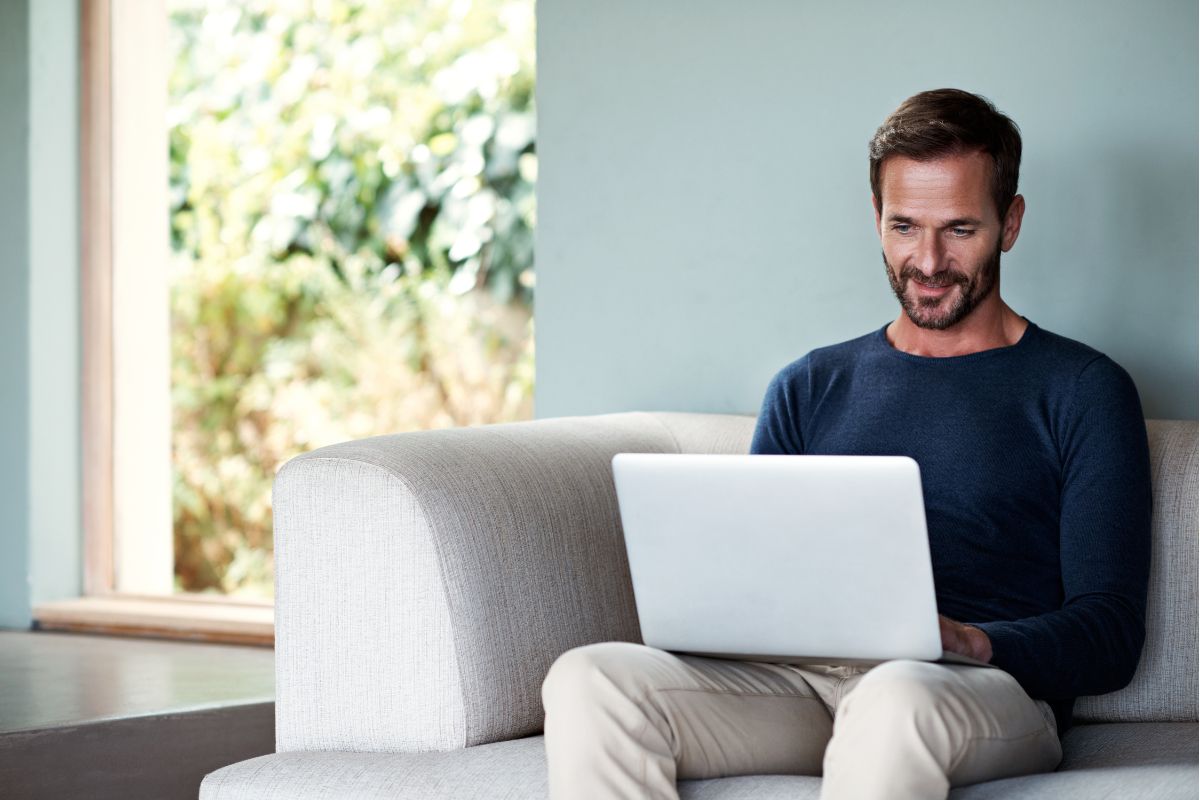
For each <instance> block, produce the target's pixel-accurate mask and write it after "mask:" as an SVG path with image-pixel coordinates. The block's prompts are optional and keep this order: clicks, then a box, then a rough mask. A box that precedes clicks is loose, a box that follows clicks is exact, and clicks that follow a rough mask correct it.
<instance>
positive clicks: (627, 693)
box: [547, 642, 833, 780]
mask: <svg viewBox="0 0 1200 800" xmlns="http://www.w3.org/2000/svg"><path fill="white" fill-rule="evenodd" d="M560 661H563V662H564V663H556V664H555V665H554V667H553V668H552V669H551V674H550V676H549V677H548V678H547V682H548V684H549V683H551V682H554V681H557V682H560V683H559V686H558V687H551V690H552V691H553V692H554V693H556V694H557V695H558V696H559V697H563V696H564V695H568V694H570V695H583V696H580V702H586V703H588V704H593V705H599V706H601V707H610V708H612V709H614V710H615V709H621V708H629V706H630V701H632V703H633V704H636V705H637V706H638V707H639V709H640V711H641V712H642V713H641V714H639V715H638V716H642V715H643V714H644V718H645V719H648V720H649V723H648V724H650V725H654V726H661V728H662V730H661V733H662V734H663V736H664V737H665V738H666V739H667V741H669V742H670V747H671V751H672V756H673V758H674V761H675V763H676V765H677V773H676V774H677V778H678V779H679V780H688V779H697V778H712V777H719V776H723V775H744V774H759V773H787V774H808V775H818V774H820V771H821V762H822V758H823V756H824V752H825V745H826V744H827V743H828V741H829V737H830V736H831V735H832V732H833V718H832V714H831V713H830V709H829V708H828V707H827V706H826V704H825V702H824V701H823V700H822V698H821V696H820V694H819V693H818V692H817V691H816V690H814V688H813V686H812V685H811V684H810V682H809V680H806V677H805V675H804V674H803V673H802V672H800V671H798V670H796V669H794V668H791V667H787V666H783V665H779V664H765V663H759V662H750V661H734V660H725V659H715V658H702V657H698V656H687V655H677V654H673V653H668V652H665V651H662V650H658V649H656V648H652V647H647V646H645V645H638V644H630V643H624V642H606V643H603V644H597V645H589V646H587V647H582V648H577V649H576V650H573V651H570V652H569V653H567V654H564V656H563V657H562V659H560ZM556 673H558V674H556ZM809 677H810V678H812V676H809ZM815 680H819V677H818V678H816V679H815ZM584 696H586V699H585V697H584ZM631 722H632V720H631Z"/></svg>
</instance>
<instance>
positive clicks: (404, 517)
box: [275, 413, 1196, 751]
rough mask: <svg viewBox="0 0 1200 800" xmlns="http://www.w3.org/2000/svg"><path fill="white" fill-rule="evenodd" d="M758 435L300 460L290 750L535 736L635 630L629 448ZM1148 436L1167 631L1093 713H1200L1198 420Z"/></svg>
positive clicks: (284, 699)
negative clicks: (574, 666)
mask: <svg viewBox="0 0 1200 800" xmlns="http://www.w3.org/2000/svg"><path fill="white" fill-rule="evenodd" d="M752 425H753V419H752V418H749V417H744V416H736V415H706V414H677V413H654V414H641V413H633V414H616V415H608V416H601V417H586V418H570V419H559V420H543V421H538V422H533V423H522V424H518V425H511V426H491V427H486V428H477V429H466V430H458V431H434V432H427V433H414V434H402V435H398V436H389V437H378V438H375V439H369V440H364V441H360V442H350V443H346V444H343V445H337V446H335V447H333V448H325V449H323V450H321V451H316V452H314V453H310V454H308V455H305V456H301V457H300V458H298V459H295V460H293V461H292V462H290V463H289V464H288V465H287V466H285V467H284V469H283V470H282V471H281V472H280V475H279V477H278V479H277V483H276V495H275V524H276V534H277V536H276V568H277V596H276V597H277V604H276V619H277V638H276V656H277V673H278V680H277V692H278V704H277V712H276V713H277V736H278V746H279V749H280V750H282V751H288V750H332V749H346V750H350V749H355V750H381V751H411V750H430V749H446V748H454V747H462V746H463V745H465V744H467V743H468V742H479V741H483V740H484V739H485V738H488V737H489V736H491V737H492V738H496V739H503V738H510V737H512V736H517V735H521V734H524V733H531V732H536V731H537V730H538V729H539V727H540V724H541V714H542V711H541V703H540V698H539V697H538V690H539V688H540V685H541V681H542V678H543V677H544V675H545V671H546V670H547V669H548V668H549V665H550V663H551V662H552V661H553V660H554V658H556V657H557V656H558V655H559V654H561V653H562V652H564V651H566V650H568V649H570V648H571V647H575V646H577V645H581V644H586V643H589V642H592V641H603V640H611V639H615V640H635V639H636V638H637V626H636V617H635V614H634V607H633V597H632V592H631V590H630V588H629V585H628V575H627V570H626V566H625V554H624V548H623V545H622V543H621V539H620V524H619V519H618V515H617V510H616V500H615V496H614V494H613V490H612V479H611V473H610V467H609V463H608V461H609V458H610V457H611V454H613V453H615V452H620V451H629V452H638V451H643V452H677V451H678V450H692V451H698V452H704V451H705V449H704V448H711V449H712V450H715V451H718V452H746V451H747V450H748V448H749V441H750V432H751V430H752ZM1149 427H1150V434H1151V443H1152V448H1153V453H1154V455H1153V459H1154V470H1155V481H1156V495H1155V503H1156V505H1155V523H1154V532H1155V533H1154V536H1155V542H1156V549H1155V557H1154V577H1153V579H1152V583H1151V603H1150V610H1149V624H1150V631H1149V635H1148V640H1147V644H1146V649H1145V652H1144V655H1143V659H1142V664H1141V667H1140V669H1139V671H1138V674H1137V676H1136V677H1135V678H1134V681H1133V683H1132V684H1131V686H1130V687H1129V688H1128V689H1126V690H1123V691H1121V692H1118V693H1115V694H1113V695H1107V696H1104V697H1101V698H1094V699H1093V698H1086V699H1084V700H1082V701H1081V712H1082V713H1083V714H1085V715H1086V718H1087V719H1100V720H1103V719H1143V718H1145V719H1164V720H1165V719H1177V718H1186V719H1195V718H1196V695H1195V681H1196V636H1195V632H1196V616H1195V614H1196V594H1195V591H1196V555H1195V554H1196V538H1195V537H1196V488H1195V487H1196V457H1195V451H1196V424H1195V423H1194V422H1162V423H1154V422H1152V423H1150V425H1149ZM526 433H530V434H532V435H531V436H529V437H526V435H525V434H526ZM514 465H515V466H514ZM431 520H432V522H431ZM1164 543H1165V544H1164ZM1160 545H1162V546H1160ZM1156 598H1157V599H1156ZM463 658H465V659H466V660H467V662H468V668H467V669H465V670H464V668H463V665H462V663H461V660H462V659H463ZM464 672H465V673H466V674H464ZM467 674H469V675H470V676H471V677H470V679H469V680H468V679H467ZM489 731H490V732H491V733H488V732H489Z"/></svg>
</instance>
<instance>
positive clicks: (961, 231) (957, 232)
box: [950, 228, 975, 239]
mask: <svg viewBox="0 0 1200 800" xmlns="http://www.w3.org/2000/svg"><path fill="white" fill-rule="evenodd" d="M950 232H951V233H953V234H954V236H955V237H957V238H959V239H965V238H967V237H968V236H970V235H971V234H972V233H974V232H975V231H973V230H971V229H970V228H951V229H950Z"/></svg>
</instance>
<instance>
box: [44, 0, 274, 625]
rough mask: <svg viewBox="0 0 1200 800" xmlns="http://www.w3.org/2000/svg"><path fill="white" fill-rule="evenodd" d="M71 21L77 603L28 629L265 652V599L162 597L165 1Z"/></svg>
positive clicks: (167, 537)
mask: <svg viewBox="0 0 1200 800" xmlns="http://www.w3.org/2000/svg"><path fill="white" fill-rule="evenodd" d="M79 14H80V17H79V20H80V25H79V30H80V56H81V58H80V151H81V152H80V206H81V208H80V222H81V240H80V241H81V248H80V249H81V263H80V269H81V273H82V274H81V292H82V297H81V303H80V309H81V315H82V319H81V334H82V335H81V339H82V376H81V377H82V399H83V404H82V410H81V414H82V419H81V420H80V422H81V434H82V461H83V536H84V548H83V551H84V564H83V596H82V597H80V598H76V599H72V600H63V601H58V602H53V603H43V604H39V605H37V606H36V607H35V608H34V623H35V626H36V627H37V628H39V629H45V630H67V631H85V632H95V633H109V634H126V635H137V636H155V637H167V638H182V639H193V640H202V641H222V642H238V643H251V644H264V645H271V644H273V642H274V604H273V603H271V602H267V601H253V600H240V599H237V600H235V599H230V598H221V597H213V596H209V595H174V594H172V593H171V588H172V585H173V580H174V575H173V573H174V568H173V560H172V558H171V553H172V550H171V547H172V536H171V500H170V487H171V470H170V377H169V376H170V372H169V366H170V365H169V336H170V330H169V316H168V314H169V309H168V303H169V296H168V294H167V278H166V277H165V276H166V274H167V270H165V269H163V268H162V265H163V264H164V263H165V259H166V258H167V257H169V241H168V229H167V219H168V217H167V209H168V205H167V148H166V145H167V134H166V129H165V103H166V80H165V76H166V31H165V22H166V8H165V0H158V1H157V2H154V1H153V0H151V1H150V2H138V3H113V2H112V0H80V3H79ZM156 48H157V50H156ZM156 81H161V85H160V84H158V83H156ZM155 116H161V118H162V119H163V125H162V126H161V127H156V126H153V125H146V124H144V121H145V120H146V119H154V118H155ZM159 138H161V152H162V155H163V158H162V161H161V162H155V161H154V160H153V159H146V158H145V157H144V155H145V153H147V152H153V151H154V150H155V149H156V147H157V146H158V145H159V144H160V142H159V141H157V139H159ZM156 216H160V217H161V220H162V225H161V227H160V228H156V227H155V226H154V225H153V224H151V225H147V224H145V220H146V219H147V218H149V219H154V218H155V217H156ZM153 264H157V265H158V268H157V269H151V268H150V265H153ZM126 309H133V310H136V312H137V313H122V312H123V311H125V310H126ZM156 421H157V423H158V424H157V425H156V424H155V423H156ZM118 443H119V445H118ZM164 509H165V511H164ZM164 554H165V556H164ZM164 557H165V561H164Z"/></svg>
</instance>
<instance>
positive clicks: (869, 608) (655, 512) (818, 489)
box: [612, 453, 984, 666]
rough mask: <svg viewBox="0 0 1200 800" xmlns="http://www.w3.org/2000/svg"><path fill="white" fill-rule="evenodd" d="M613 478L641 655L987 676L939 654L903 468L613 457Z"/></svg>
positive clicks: (912, 491)
mask: <svg viewBox="0 0 1200 800" xmlns="http://www.w3.org/2000/svg"><path fill="white" fill-rule="evenodd" d="M612 464H613V478H614V480H615V482H616V488H617V498H618V502H619V504H620V510H621V523H622V526H623V528H624V532H625V547H626V550H627V552H628V554H629V568H630V572H631V574H632V577H633V591H634V597H635V599H636V602H637V610H638V619H639V621H640V623H641V628H642V638H643V640H644V641H645V642H646V644H648V645H651V646H653V647H658V648H660V649H663V650H671V651H676V652H683V653H692V654H696V655H707V656H716V657H720V658H735V659H749V660H755V661H774V662H782V663H819V664H874V663H879V662H881V661H886V660H891V659H900V658H904V659H917V660H922V661H949V662H954V663H964V664H977V665H980V666H984V664H983V662H980V661H976V660H974V659H971V658H967V657H966V656H960V655H958V654H955V653H949V652H945V651H943V650H942V643H941V633H940V631H939V627H938V618H937V604H936V601H935V598H934V588H933V569H932V566H931V563H930V556H929V538H928V533H927V531H926V527H925V505H924V501H923V499H922V495H921V475H920V470H919V469H918V467H917V463H916V462H915V461H913V460H912V459H911V458H906V457H900V456H759V455H755V456H751V455H676V454H664V453H619V454H617V455H616V456H614V457H613V462H612Z"/></svg>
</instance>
